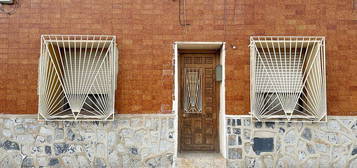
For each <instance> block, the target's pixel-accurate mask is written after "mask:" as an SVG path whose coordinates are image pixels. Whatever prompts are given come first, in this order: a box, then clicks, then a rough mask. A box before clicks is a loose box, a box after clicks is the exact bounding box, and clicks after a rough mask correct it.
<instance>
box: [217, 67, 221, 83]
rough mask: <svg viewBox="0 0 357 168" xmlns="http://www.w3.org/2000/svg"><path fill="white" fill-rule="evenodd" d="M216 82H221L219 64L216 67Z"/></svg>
mask: <svg viewBox="0 0 357 168" xmlns="http://www.w3.org/2000/svg"><path fill="white" fill-rule="evenodd" d="M216 81H217V82H221V81H222V65H220V64H218V65H217V66H216Z"/></svg>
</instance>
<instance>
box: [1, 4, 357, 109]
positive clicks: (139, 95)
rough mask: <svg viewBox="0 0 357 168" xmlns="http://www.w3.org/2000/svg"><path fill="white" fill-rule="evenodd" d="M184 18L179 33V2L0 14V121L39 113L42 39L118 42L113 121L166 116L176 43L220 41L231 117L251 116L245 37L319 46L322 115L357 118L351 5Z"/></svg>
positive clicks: (48, 7)
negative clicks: (316, 39)
mask: <svg viewBox="0 0 357 168" xmlns="http://www.w3.org/2000/svg"><path fill="white" fill-rule="evenodd" d="M225 1H226V7H225V6H224V4H225V3H224V2H225ZM224 9H226V11H225V10H224ZM186 13H187V23H189V24H190V26H187V30H186V31H185V29H184V27H182V26H180V25H179V20H178V18H179V15H178V14H179V0H147V1H144V0H100V1H94V0H92V1H88V0H65V1H64V0H22V1H21V7H20V8H19V9H18V10H17V12H16V13H15V14H14V15H12V16H7V15H5V14H0V95H1V96H0V113H37V103H38V101H37V100H38V98H37V93H36V91H37V78H38V76H37V74H38V58H39V52H40V36H41V34H109V35H116V36H117V44H118V47H119V50H120V56H119V66H120V73H119V79H118V89H117V94H116V110H117V111H118V112H119V113H168V112H169V111H170V110H171V104H172V92H173V82H172V81H173V76H172V44H173V42H174V41H226V42H227V43H228V45H227V46H228V47H227V56H226V80H227V81H226V91H227V93H226V102H227V104H226V110H227V113H228V114H247V113H248V112H249V48H248V44H249V36H252V35H293V36H305V35H311V36H326V43H327V48H326V51H327V53H326V54H327V61H328V62H327V78H328V81H327V94H328V114H329V115H357V9H356V8H354V9H353V3H352V2H351V0H328V1H324V0H289V1H283V0H278V1H276V0H186ZM224 14H226V17H224ZM224 23H226V24H224ZM230 45H235V46H237V48H236V49H232V47H230Z"/></svg>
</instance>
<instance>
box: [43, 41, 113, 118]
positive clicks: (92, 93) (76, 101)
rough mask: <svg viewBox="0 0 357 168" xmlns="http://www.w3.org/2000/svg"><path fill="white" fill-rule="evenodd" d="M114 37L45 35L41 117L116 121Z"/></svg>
mask: <svg viewBox="0 0 357 168" xmlns="http://www.w3.org/2000/svg"><path fill="white" fill-rule="evenodd" d="M115 40H116V39H115V36H103V35H99V36H96V35H43V36H42V37H41V56H40V64H39V118H41V119H45V120H110V119H114V97H115V94H114V93H115V89H116V75H117V49H116V43H115Z"/></svg>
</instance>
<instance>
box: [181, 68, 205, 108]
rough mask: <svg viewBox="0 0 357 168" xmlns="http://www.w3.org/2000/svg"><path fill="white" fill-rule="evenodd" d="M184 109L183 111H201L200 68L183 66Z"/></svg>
mask: <svg viewBox="0 0 357 168" xmlns="http://www.w3.org/2000/svg"><path fill="white" fill-rule="evenodd" d="M184 75H185V84H184V110H185V113H202V70H201V69H200V68H185V74H184Z"/></svg>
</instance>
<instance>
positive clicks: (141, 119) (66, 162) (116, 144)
mask: <svg viewBox="0 0 357 168" xmlns="http://www.w3.org/2000/svg"><path fill="white" fill-rule="evenodd" d="M0 129H1V130H0V167H126V168H130V167H151V168H154V167H172V165H173V164H174V163H173V162H174V150H175V148H174V147H175V145H174V117H173V116H172V115H122V116H118V117H116V119H115V121H108V122H40V121H38V120H37V119H36V116H34V115H32V116H28V115H25V116H13V115H4V116H1V117H0Z"/></svg>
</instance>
